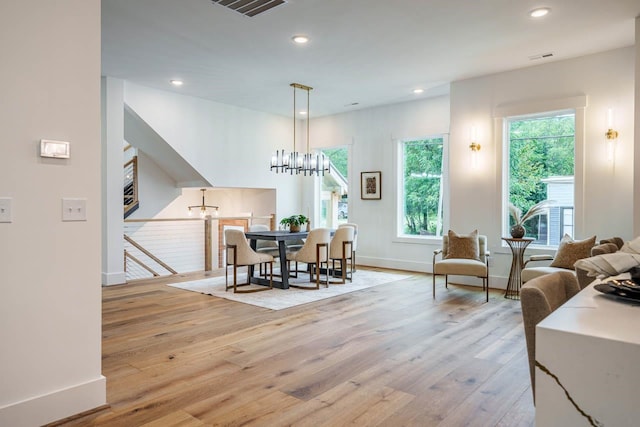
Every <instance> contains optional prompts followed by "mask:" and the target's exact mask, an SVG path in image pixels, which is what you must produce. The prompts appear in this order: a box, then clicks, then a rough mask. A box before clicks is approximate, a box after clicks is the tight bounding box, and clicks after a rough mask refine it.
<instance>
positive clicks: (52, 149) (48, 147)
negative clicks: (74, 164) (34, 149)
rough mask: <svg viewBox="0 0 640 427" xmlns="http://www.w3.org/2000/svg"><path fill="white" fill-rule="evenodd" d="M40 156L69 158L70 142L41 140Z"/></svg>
mask: <svg viewBox="0 0 640 427" xmlns="http://www.w3.org/2000/svg"><path fill="white" fill-rule="evenodd" d="M40 157H55V158H56V159H68V158H69V143H68V142H67V141H54V140H51V139H41V140H40Z"/></svg>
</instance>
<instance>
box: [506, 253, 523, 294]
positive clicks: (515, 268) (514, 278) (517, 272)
mask: <svg viewBox="0 0 640 427" xmlns="http://www.w3.org/2000/svg"><path fill="white" fill-rule="evenodd" d="M523 252H524V248H522V249H520V248H514V249H513V258H512V260H511V270H510V271H509V282H508V283H507V290H506V292H505V294H504V297H505V298H510V299H520V288H521V287H522V276H521V274H522V267H523Z"/></svg>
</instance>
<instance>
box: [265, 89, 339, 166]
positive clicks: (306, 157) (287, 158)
mask: <svg viewBox="0 0 640 427" xmlns="http://www.w3.org/2000/svg"><path fill="white" fill-rule="evenodd" d="M290 86H291V87H292V88H293V151H291V152H290V153H287V152H286V151H285V150H284V149H282V150H278V151H276V152H275V153H274V154H273V155H272V156H271V170H272V171H275V172H276V173H280V172H282V173H286V172H289V174H290V175H293V174H294V173H295V174H296V175H298V174H301V173H303V174H304V175H305V176H307V175H308V176H312V175H313V174H315V175H316V176H318V175H322V176H324V173H325V172H329V158H327V157H326V156H325V155H324V153H316V154H314V153H312V152H311V150H310V141H309V122H310V120H311V114H310V111H309V92H310V91H311V90H313V88H312V87H309V86H305V85H303V84H300V83H291V84H290ZM296 89H301V90H304V91H306V92H307V152H306V153H304V154H301V153H298V152H297V151H296Z"/></svg>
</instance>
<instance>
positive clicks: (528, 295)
mask: <svg viewBox="0 0 640 427" xmlns="http://www.w3.org/2000/svg"><path fill="white" fill-rule="evenodd" d="M579 291H580V287H579V286H578V281H577V279H576V277H575V276H574V275H573V273H571V272H570V271H562V272H555V273H552V274H547V275H545V276H540V277H536V278H534V279H532V280H531V281H529V282H527V283H525V284H524V285H523V286H522V289H520V304H521V306H522V319H523V322H524V336H525V340H526V342H527V355H528V356H529V375H530V377H531V389H532V390H533V397H534V403H535V379H536V378H535V369H536V367H535V366H536V325H537V324H538V323H540V321H541V320H542V319H544V318H545V317H547V316H548V315H550V314H551V313H552V312H553V311H554V310H556V309H557V308H558V307H560V306H561V305H562V304H564V303H565V302H566V301H567V300H569V298H571V297H572V296H574V295H575V294H577V293H578V292H579Z"/></svg>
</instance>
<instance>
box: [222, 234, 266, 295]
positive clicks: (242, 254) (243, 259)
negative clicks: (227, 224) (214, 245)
mask: <svg viewBox="0 0 640 427" xmlns="http://www.w3.org/2000/svg"><path fill="white" fill-rule="evenodd" d="M224 239H225V242H226V245H225V255H226V265H225V269H224V270H225V271H224V279H225V291H227V290H229V289H231V288H233V292H234V293H249V292H258V291H265V290H268V289H272V288H273V257H272V256H271V255H269V254H261V253H257V252H256V251H254V250H253V249H251V246H249V242H248V241H247V238H246V237H245V235H244V232H243V231H242V230H236V229H227V230H225V231H224ZM230 265H231V266H233V269H232V271H233V284H232V285H229V266H230ZM251 265H260V266H261V268H262V265H264V266H265V274H266V271H267V270H266V266H267V265H269V267H270V268H269V287H266V286H260V287H254V288H251V289H244V290H240V289H238V288H240V287H243V286H250V285H251V277H249V272H248V271H247V281H246V283H238V267H247V270H249V269H248V266H251Z"/></svg>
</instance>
